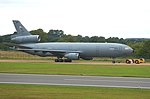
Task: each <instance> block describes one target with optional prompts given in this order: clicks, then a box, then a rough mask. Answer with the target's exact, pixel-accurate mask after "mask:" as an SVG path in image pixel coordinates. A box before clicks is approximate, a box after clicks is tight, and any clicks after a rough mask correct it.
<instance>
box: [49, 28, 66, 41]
mask: <svg viewBox="0 0 150 99" xmlns="http://www.w3.org/2000/svg"><path fill="white" fill-rule="evenodd" d="M63 34H64V31H62V30H52V29H51V30H49V32H48V34H47V35H48V36H47V38H46V40H47V41H48V42H56V41H58V40H59V39H60V38H61V36H62V35H63Z"/></svg>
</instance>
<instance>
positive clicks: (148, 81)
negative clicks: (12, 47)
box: [0, 73, 150, 89]
mask: <svg viewBox="0 0 150 99" xmlns="http://www.w3.org/2000/svg"><path fill="white" fill-rule="evenodd" d="M0 83H5V84H41V85H65V86H95V87H120V88H146V89H150V78H135V77H105V76H71V75H41V74H10V73H0Z"/></svg>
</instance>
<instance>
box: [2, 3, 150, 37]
mask: <svg viewBox="0 0 150 99" xmlns="http://www.w3.org/2000/svg"><path fill="white" fill-rule="evenodd" d="M12 20H20V21H21V23H22V24H23V25H24V26H25V27H26V28H27V30H29V31H30V30H35V29H39V28H41V29H43V30H44V31H45V32H48V31H49V30H50V29H59V30H63V31H64V33H65V34H71V35H74V36H76V35H78V34H79V35H82V36H90V37H91V36H104V37H106V38H108V37H119V38H150V35H149V34H150V0H0V35H6V34H12V33H13V32H14V31H15V28H14V25H13V23H12Z"/></svg>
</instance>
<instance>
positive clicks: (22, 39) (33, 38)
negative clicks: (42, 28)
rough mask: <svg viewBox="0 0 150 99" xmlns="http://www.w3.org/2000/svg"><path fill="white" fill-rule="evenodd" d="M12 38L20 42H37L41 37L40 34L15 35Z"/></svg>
mask: <svg viewBox="0 0 150 99" xmlns="http://www.w3.org/2000/svg"><path fill="white" fill-rule="evenodd" d="M11 40H13V41H15V42H18V43H36V42H38V41H40V37H39V35H27V36H16V37H13V38H12V39H11Z"/></svg>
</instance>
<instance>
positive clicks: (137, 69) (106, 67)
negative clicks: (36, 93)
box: [0, 62, 150, 77]
mask: <svg viewBox="0 0 150 99" xmlns="http://www.w3.org/2000/svg"><path fill="white" fill-rule="evenodd" d="M0 72H9V73H30V74H32V73H35V74H63V75H67V74H70V75H99V76H124V77H125V76H126V77H128V76H132V77H150V66H148V65H147V66H146V65H140V64H138V65H133V64H132V65H129V64H67V63H64V64H62V63H39V62H37V63H31V62H30V63H27V62H26V63H24V62H21V63H17V62H14V63H13V62H12V63H11V62H8V63H7V62H1V63H0Z"/></svg>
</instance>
